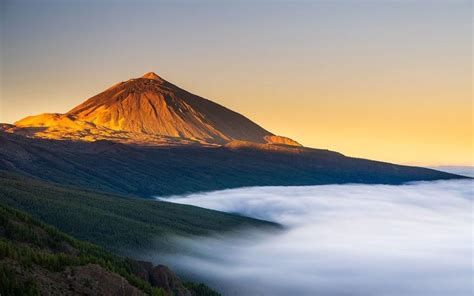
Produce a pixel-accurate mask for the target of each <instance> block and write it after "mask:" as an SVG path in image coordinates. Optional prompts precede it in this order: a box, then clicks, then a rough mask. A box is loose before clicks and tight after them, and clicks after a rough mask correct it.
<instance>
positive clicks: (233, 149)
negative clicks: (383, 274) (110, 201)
mask: <svg viewBox="0 0 474 296" xmlns="http://www.w3.org/2000/svg"><path fill="white" fill-rule="evenodd" d="M0 170H5V171H10V172H16V173H19V174H23V175H26V176H30V177H34V178H38V179H42V180H46V181H52V182H56V183H60V184H66V185H74V186H79V187H84V188H88V189H93V190H98V191H104V192H115V193H121V194H132V195H136V196H141V197H151V196H157V195H160V196H166V195H174V194H183V193H188V192H197V191H209V190H218V189H226V188H235V187H242V186H264V185H319V184H342V183H367V184H402V183H404V182H410V181H428V180H438V179H453V178H462V177H460V176H458V175H454V174H449V173H444V172H439V171H436V170H431V169H425V168H419V167H410V166H402V165H395V164H390V163H384V162H378V161H371V160H365V159H358V158H351V157H346V156H344V155H342V154H340V153H336V152H332V151H327V150H319V149H310V148H304V147H286V146H279V145H261V144H255V143H254V144H250V143H235V142H234V143H232V144H229V145H226V146H221V147H204V146H191V145H186V146H179V147H156V146H155V147H147V146H138V145H131V144H121V143H116V142H110V141H97V142H84V141H67V140H61V141H58V140H47V139H38V138H36V139H32V138H27V137H24V136H20V135H16V134H10V133H6V132H0Z"/></svg>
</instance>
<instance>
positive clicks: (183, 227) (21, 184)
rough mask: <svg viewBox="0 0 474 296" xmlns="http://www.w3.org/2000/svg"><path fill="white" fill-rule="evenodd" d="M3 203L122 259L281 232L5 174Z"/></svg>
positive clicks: (1, 177)
mask: <svg viewBox="0 0 474 296" xmlns="http://www.w3.org/2000/svg"><path fill="white" fill-rule="evenodd" d="M0 203H2V204H5V205H8V206H12V207H14V208H16V209H19V210H22V211H25V212H27V213H28V214H30V215H32V216H33V217H34V218H37V219H39V220H41V221H43V222H46V223H48V224H51V225H53V226H55V227H57V228H58V229H60V230H61V231H64V232H66V233H67V234H69V235H72V236H74V237H76V238H78V239H81V240H85V241H89V242H92V243H95V244H98V245H100V246H103V247H105V248H107V249H109V250H112V251H116V252H118V253H120V254H124V253H129V252H130V251H132V252H133V251H141V252H143V251H146V250H147V249H153V250H155V251H157V250H159V251H166V250H168V251H169V250H173V248H175V247H176V246H175V245H174V244H173V243H172V242H171V241H168V239H169V237H170V236H175V235H181V236H197V235H209V234H213V233H216V232H220V233H222V232H225V231H233V230H238V229H240V228H247V227H253V228H270V229H278V228H279V226H278V225H277V224H274V223H270V222H266V221H262V220H257V219H252V218H247V217H242V216H238V215H233V214H227V213H223V212H218V211H213V210H208V209H202V208H199V207H194V206H188V205H179V204H172V203H167V202H161V201H156V200H150V199H143V198H129V197H123V196H117V195H109V194H101V193H96V192H93V191H87V190H80V189H77V188H68V187H61V186H57V185H53V184H50V183H46V182H43V181H38V180H32V179H27V178H24V177H21V176H16V175H12V174H10V173H6V172H1V171H0Z"/></svg>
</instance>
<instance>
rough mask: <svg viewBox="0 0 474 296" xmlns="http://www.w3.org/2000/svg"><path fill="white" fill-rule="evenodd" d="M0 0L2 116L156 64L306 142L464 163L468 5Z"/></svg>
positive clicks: (64, 107)
mask: <svg viewBox="0 0 474 296" xmlns="http://www.w3.org/2000/svg"><path fill="white" fill-rule="evenodd" d="M0 1H1V4H0V5H1V7H0V24H1V39H0V42H1V44H0V49H1V64H0V65H1V68H0V69H1V71H0V74H1V93H0V95H1V97H0V122H8V123H12V122H14V121H16V120H19V119H21V118H22V117H24V116H27V115H33V114H38V113H43V112H66V111H68V110H69V109H71V108H72V107H74V106H75V105H77V104H79V103H81V102H82V101H84V100H85V99H87V98H89V97H91V96H93V95H95V94H97V93H98V92H100V91H102V90H104V89H105V88H107V87H109V86H111V85H112V84H115V83H116V82H118V81H123V80H127V79H129V78H132V77H137V76H141V75H142V74H143V73H145V72H148V71H154V72H156V73H157V74H158V75H160V76H162V77H163V78H165V79H166V80H168V81H170V82H173V83H175V84H177V85H179V86H181V87H183V88H184V89H187V90H189V91H191V92H193V93H196V94H198V95H201V96H203V97H206V98H209V99H211V100H213V101H215V102H217V103H220V104H222V105H224V106H226V107H228V108H231V109H233V110H235V111H237V112H240V113H242V114H244V115H246V116H247V117H249V118H250V119H252V120H254V121H256V122H257V123H258V124H260V125H262V126H263V127H265V128H266V129H268V130H270V131H272V132H273V133H276V134H280V135H285V136H289V137H291V138H293V139H295V140H297V141H299V142H300V143H302V144H304V145H306V146H310V147H318V148H327V149H331V150H336V151H339V152H342V153H344V154H346V155H351V156H358V157H364V158H371V159H378V160H384V161H392V162H398V163H409V164H421V165H441V164H444V165H473V157H474V155H473V147H472V132H473V121H472V114H473V111H474V110H473V105H472V66H473V64H472V3H471V1H438V2H435V1H427V0H425V1H356V0H353V1H337V0H336V1H324V2H323V1H300V2H298V1H295V2H291V3H290V2H285V1H280V2H276V1H258V2H256V1H199V2H197V1H170V2H159V1H74V2H73V1H9V0H0ZM72 2H73V3H72Z"/></svg>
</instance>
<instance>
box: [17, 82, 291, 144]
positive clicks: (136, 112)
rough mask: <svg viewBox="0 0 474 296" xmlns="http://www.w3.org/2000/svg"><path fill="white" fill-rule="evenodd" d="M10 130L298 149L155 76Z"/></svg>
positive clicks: (44, 134)
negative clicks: (283, 146)
mask: <svg viewBox="0 0 474 296" xmlns="http://www.w3.org/2000/svg"><path fill="white" fill-rule="evenodd" d="M10 130H11V131H13V132H17V133H23V134H26V135H29V136H34V137H42V138H50V139H73V140H86V141H95V140H101V139H107V140H113V141H119V142H131V143H139V144H148V145H150V144H172V143H174V144H189V143H199V144H225V143H228V142H231V141H234V140H237V141H247V142H255V143H276V144H287V145H297V146H299V144H298V143H296V142H295V141H293V140H290V139H288V138H284V137H278V136H275V135H273V134H272V133H270V132H268V131H267V130H265V129H263V128H262V127H260V126H259V125H257V124H256V123H254V122H252V121H250V120H249V119H247V118H246V117H244V116H243V115H241V114H238V113H236V112H234V111H232V110H229V109H227V108H225V107H223V106H221V105H219V104H216V103H214V102H212V101H209V100H207V99H204V98H201V97H199V96H196V95H193V94H191V93H189V92H187V91H185V90H183V89H181V88H179V87H177V86H175V85H173V84H171V83H169V82H167V81H165V80H163V79H161V78H160V77H159V76H158V75H156V74H155V73H147V74H145V75H143V76H142V77H140V78H135V79H130V80H127V81H125V82H121V83H118V84H116V85H114V86H112V87H110V88H109V89H107V90H105V91H103V92H101V93H100V94H98V95H96V96H93V97H92V98H90V99H88V100H86V101H85V102H84V103H82V104H80V105H79V106H77V107H75V108H73V109H72V110H70V111H69V112H67V113H66V114H41V115H37V116H30V117H27V118H24V119H22V120H19V121H17V122H16V123H15V126H14V127H11V129H10Z"/></svg>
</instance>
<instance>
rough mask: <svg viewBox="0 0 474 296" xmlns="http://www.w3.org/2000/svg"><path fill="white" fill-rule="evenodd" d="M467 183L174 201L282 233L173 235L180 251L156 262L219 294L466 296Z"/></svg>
mask: <svg viewBox="0 0 474 296" xmlns="http://www.w3.org/2000/svg"><path fill="white" fill-rule="evenodd" d="M473 185H474V183H473V182H472V181H469V180H468V181H466V180H464V181H440V182H426V183H417V184H411V185H403V186H386V185H327V186H305V187H254V188H241V189H233V190H224V191H217V192H210V193H202V194H193V195H189V196H185V197H172V198H168V199H166V200H168V201H171V202H176V203H183V204H191V205H196V206H200V207H204V208H210V209H216V210H221V211H226V212H238V213H241V214H244V215H248V216H251V217H256V218H262V219H266V220H271V221H276V222H279V223H281V224H283V225H285V226H286V227H287V230H286V231H284V232H282V233H279V234H263V233H257V232H242V233H239V234H234V235H232V236H223V237H212V238H205V239H184V238H176V240H177V241H178V243H179V244H180V245H181V246H182V247H183V249H184V251H183V252H182V253H180V254H174V255H169V256H160V257H156V258H154V259H155V261H160V262H162V263H166V264H168V265H170V266H171V267H172V268H173V269H175V270H177V271H178V272H180V273H181V274H185V275H186V276H187V277H189V278H192V279H194V280H201V281H205V282H206V283H208V284H209V285H210V286H212V287H214V288H216V289H218V290H220V291H221V292H223V293H224V294H225V295H471V293H472V287H473V283H472V280H473V270H472V262H473V261H472V259H473V258H472V251H473V250H472V234H473V233H472V200H473ZM148 259H150V258H148Z"/></svg>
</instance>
